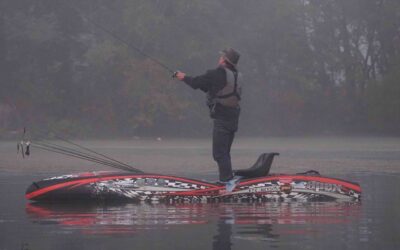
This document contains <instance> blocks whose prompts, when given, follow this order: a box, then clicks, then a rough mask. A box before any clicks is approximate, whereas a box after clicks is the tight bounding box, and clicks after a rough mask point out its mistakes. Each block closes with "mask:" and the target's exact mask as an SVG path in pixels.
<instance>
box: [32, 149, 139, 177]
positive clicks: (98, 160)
mask: <svg viewBox="0 0 400 250" xmlns="http://www.w3.org/2000/svg"><path fill="white" fill-rule="evenodd" d="M31 145H32V146H33V147H37V148H39V149H42V150H47V151H50V152H55V153H60V154H64V155H67V156H72V157H75V158H79V159H84V160H88V161H92V162H96V163H100V164H102V165H106V166H110V167H114V168H118V169H123V170H128V171H131V172H138V171H137V170H136V169H134V168H132V167H127V166H124V165H121V164H118V163H115V162H112V161H108V160H105V159H103V158H99V157H96V156H93V155H90V154H86V153H84V152H82V151H78V150H75V149H73V148H68V147H63V146H60V145H57V144H52V143H49V142H47V143H46V142H33V143H31Z"/></svg>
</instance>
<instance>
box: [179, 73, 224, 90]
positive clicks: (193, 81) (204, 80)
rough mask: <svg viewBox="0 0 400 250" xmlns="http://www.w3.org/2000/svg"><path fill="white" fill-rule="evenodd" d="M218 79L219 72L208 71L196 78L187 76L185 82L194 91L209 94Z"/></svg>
mask: <svg viewBox="0 0 400 250" xmlns="http://www.w3.org/2000/svg"><path fill="white" fill-rule="evenodd" d="M216 78H218V71H217V70H215V69H214V70H208V71H207V72H206V73H205V74H203V75H199V76H195V77H192V76H185V78H184V79H183V81H184V82H185V83H186V84H187V85H189V86H190V87H192V88H193V89H200V90H202V91H203V92H208V91H209V90H210V88H211V86H212V84H213V82H215V79H216Z"/></svg>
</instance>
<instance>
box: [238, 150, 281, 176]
mask: <svg viewBox="0 0 400 250" xmlns="http://www.w3.org/2000/svg"><path fill="white" fill-rule="evenodd" d="M276 155H279V153H263V154H261V155H260V156H259V157H258V159H257V161H256V162H255V163H254V165H253V166H251V167H250V168H248V169H239V170H234V171H233V172H234V174H235V175H238V176H243V177H244V178H256V177H262V176H267V175H268V174H269V170H270V169H271V165H272V161H273V160H274V157H275V156H276Z"/></svg>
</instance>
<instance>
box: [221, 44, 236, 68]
mask: <svg viewBox="0 0 400 250" xmlns="http://www.w3.org/2000/svg"><path fill="white" fill-rule="evenodd" d="M220 53H221V54H222V55H223V57H224V58H225V59H226V60H227V61H228V62H229V63H230V64H232V65H233V66H235V67H236V65H237V64H238V62H239V57H240V54H239V52H237V51H236V50H234V49H232V48H229V49H224V50H222V51H221V52H220Z"/></svg>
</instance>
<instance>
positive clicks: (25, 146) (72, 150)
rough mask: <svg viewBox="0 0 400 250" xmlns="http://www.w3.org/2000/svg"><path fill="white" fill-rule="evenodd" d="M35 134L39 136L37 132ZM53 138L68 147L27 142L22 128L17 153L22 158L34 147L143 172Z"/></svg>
mask: <svg viewBox="0 0 400 250" xmlns="http://www.w3.org/2000/svg"><path fill="white" fill-rule="evenodd" d="M36 133H38V134H41V133H40V132H38V131H37V132H36ZM53 134H54V133H53ZM54 135H55V134H54ZM42 137H46V136H42ZM55 137H56V138H57V139H58V140H60V141H62V142H64V143H65V144H67V145H68V146H62V145H59V144H56V143H52V142H48V141H46V140H44V139H40V138H38V139H36V140H35V141H31V140H27V139H26V129H25V128H24V133H23V139H22V141H21V142H20V143H18V146H17V149H18V153H19V152H20V151H21V153H22V157H23V158H24V157H25V156H29V155H30V147H34V148H37V149H41V150H45V151H49V152H54V153H58V154H63V155H66V156H70V157H74V158H78V159H83V160H87V161H90V162H94V163H99V164H102V165H105V166H109V167H113V168H117V169H122V170H126V171H129V172H135V173H143V171H141V170H139V169H136V168H134V167H132V166H130V165H128V164H126V163H123V162H121V161H118V160H115V159H113V158H111V157H109V156H106V155H104V154H101V153H98V152H96V151H94V150H92V149H89V148H87V147H84V146H82V145H79V144H77V143H74V142H72V141H70V140H68V139H65V138H63V137H61V136H57V135H55Z"/></svg>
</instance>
